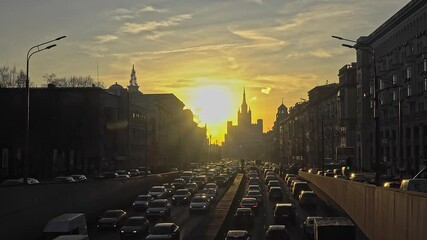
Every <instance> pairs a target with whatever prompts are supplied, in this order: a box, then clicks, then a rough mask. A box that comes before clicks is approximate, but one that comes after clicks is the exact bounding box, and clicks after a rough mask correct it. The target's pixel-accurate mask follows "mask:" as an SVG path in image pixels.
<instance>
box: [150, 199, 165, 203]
mask: <svg viewBox="0 0 427 240" xmlns="http://www.w3.org/2000/svg"><path fill="white" fill-rule="evenodd" d="M167 201H168V200H167V199H154V200H153V201H151V202H152V203H155V202H167Z"/></svg>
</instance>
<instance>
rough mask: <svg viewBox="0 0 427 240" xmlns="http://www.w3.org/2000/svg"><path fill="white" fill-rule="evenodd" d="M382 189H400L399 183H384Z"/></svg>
mask: <svg viewBox="0 0 427 240" xmlns="http://www.w3.org/2000/svg"><path fill="white" fill-rule="evenodd" d="M384 187H386V188H400V181H392V182H385V183H384Z"/></svg>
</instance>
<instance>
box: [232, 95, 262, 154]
mask: <svg viewBox="0 0 427 240" xmlns="http://www.w3.org/2000/svg"><path fill="white" fill-rule="evenodd" d="M237 123H238V125H235V126H234V125H233V122H232V121H228V122H227V133H226V134H225V142H224V148H225V149H226V150H225V151H226V153H225V155H226V156H227V157H234V158H240V159H249V160H254V159H264V158H265V152H264V151H263V149H264V147H263V143H264V141H263V132H262V131H263V121H262V119H258V120H257V123H256V124H253V123H252V111H251V109H250V108H249V107H248V105H247V103H246V91H245V90H243V102H242V106H241V108H240V109H239V111H238V112H237Z"/></svg>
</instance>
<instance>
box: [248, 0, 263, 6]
mask: <svg viewBox="0 0 427 240" xmlns="http://www.w3.org/2000/svg"><path fill="white" fill-rule="evenodd" d="M247 1H248V2H251V3H256V4H260V5H261V4H263V3H264V0H247Z"/></svg>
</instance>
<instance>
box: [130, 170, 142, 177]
mask: <svg viewBox="0 0 427 240" xmlns="http://www.w3.org/2000/svg"><path fill="white" fill-rule="evenodd" d="M129 173H130V176H131V177H138V176H140V175H141V173H140V172H139V170H138V169H136V168H134V169H129Z"/></svg>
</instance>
